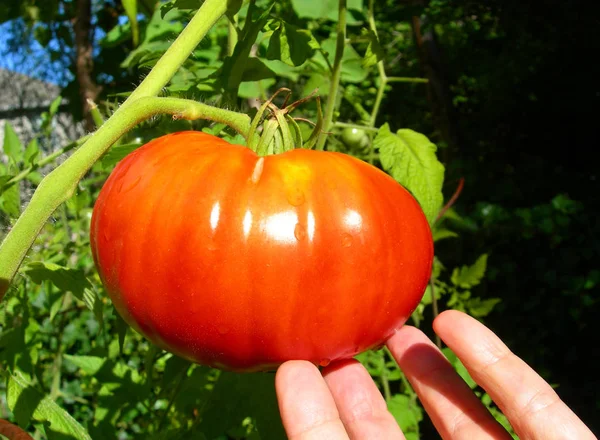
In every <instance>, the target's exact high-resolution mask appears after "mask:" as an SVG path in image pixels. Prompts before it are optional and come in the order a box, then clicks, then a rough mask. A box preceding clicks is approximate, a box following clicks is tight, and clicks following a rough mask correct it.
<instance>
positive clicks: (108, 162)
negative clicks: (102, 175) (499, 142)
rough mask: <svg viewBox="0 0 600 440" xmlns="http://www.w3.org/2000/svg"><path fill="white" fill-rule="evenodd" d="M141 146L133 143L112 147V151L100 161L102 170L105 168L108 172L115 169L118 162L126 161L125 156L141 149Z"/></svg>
mask: <svg viewBox="0 0 600 440" xmlns="http://www.w3.org/2000/svg"><path fill="white" fill-rule="evenodd" d="M139 146H140V144H136V143H131V144H123V145H115V146H114V147H111V149H110V150H108V151H107V152H106V154H104V156H102V159H100V164H101V165H102V168H104V169H105V170H107V171H108V170H110V169H112V167H114V166H115V165H116V164H117V163H118V162H120V161H121V160H122V159H124V158H125V156H127V155H128V154H129V153H131V152H132V151H135V150H136V149H137V148H139Z"/></svg>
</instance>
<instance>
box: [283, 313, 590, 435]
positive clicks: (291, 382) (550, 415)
mask: <svg viewBox="0 0 600 440" xmlns="http://www.w3.org/2000/svg"><path fill="white" fill-rule="evenodd" d="M433 328H434V330H435V332H436V333H437V334H438V335H439V336H440V337H441V338H442V340H443V341H444V342H445V343H446V344H447V345H448V347H450V349H451V350H452V351H453V352H454V353H455V354H456V355H457V356H458V358H459V359H461V361H462V362H463V364H464V365H465V367H466V368H467V370H468V371H469V373H470V374H471V376H472V377H473V379H474V380H475V381H476V382H477V383H478V384H479V385H480V386H481V387H482V388H483V389H485V390H486V391H487V393H488V394H489V395H490V397H491V398H492V399H493V400H494V402H496V404H497V405H498V407H499V408H500V409H501V410H502V412H503V413H504V414H505V415H506V417H507V418H508V420H509V421H510V423H511V424H512V426H513V428H514V430H515V432H516V433H517V434H518V435H519V437H520V438H521V439H540V440H541V439H543V440H555V439H556V440H558V439H569V440H571V439H572V440H575V439H577V440H588V439H589V440H592V439H596V437H595V436H594V434H593V433H592V432H591V431H590V430H589V429H588V428H587V427H586V426H585V425H584V424H583V422H582V421H581V420H580V419H579V418H578V417H577V416H576V415H575V414H574V413H573V412H572V411H571V409H569V407H567V406H566V405H565V404H564V403H563V402H562V401H561V400H560V398H559V397H558V395H557V394H556V392H555V391H554V390H553V389H552V387H551V386H550V385H548V383H546V382H545V381H544V380H543V379H542V378H541V377H540V376H539V375H538V374H537V373H536V372H535V371H533V370H532V369H531V368H530V367H529V366H528V365H527V364H526V363H525V362H524V361H522V360H521V359H519V358H518V357H517V356H515V355H514V354H513V353H511V352H510V350H509V349H508V348H507V347H506V345H504V343H502V341H501V340H500V339H499V338H498V337H497V336H496V335H495V334H494V333H492V332H491V331H490V330H489V329H488V328H486V327H485V326H483V325H482V324H481V323H479V322H478V321H477V320H475V319H473V318H471V317H469V316H468V315H466V314H464V313H461V312H457V311H447V312H444V313H442V314H440V316H438V317H437V319H436V320H435V321H434V323H433ZM387 346H388V348H389V349H390V351H391V353H392V355H393V356H394V358H395V359H396V361H397V362H398V365H399V366H400V368H401V369H402V371H403V372H404V374H405V375H406V377H407V378H408V380H409V381H410V383H411V384H412V386H413V388H414V390H415V391H416V393H417V395H418V396H419V399H420V400H421V403H422V404H423V406H424V408H425V410H426V411H427V413H428V414H429V417H430V418H431V420H432V422H433V424H434V425H435V427H436V428H437V430H438V432H439V433H440V435H441V437H442V438H443V439H477V440H483V439H510V438H511V437H510V435H509V434H508V433H507V432H506V431H505V430H504V428H503V427H502V426H501V425H500V424H499V423H498V422H496V420H495V419H494V418H493V417H492V416H491V414H490V413H489V412H488V410H487V409H486V408H485V407H484V406H483V404H482V403H481V402H480V401H479V399H478V398H477V397H476V396H475V395H474V394H473V392H472V391H471V389H470V388H469V387H468V386H467V385H466V383H465V382H464V381H463V380H462V379H461V377H460V376H459V375H458V374H457V373H456V372H455V370H454V369H453V368H452V365H451V364H450V363H449V362H448V361H447V360H446V358H445V357H444V355H443V354H442V353H441V352H440V350H439V349H438V348H437V347H436V346H435V345H434V344H433V343H432V342H431V341H430V340H429V338H427V336H425V334H423V333H422V332H421V331H420V330H418V329H416V328H414V327H410V326H404V327H402V328H401V329H400V330H399V331H398V332H397V333H396V334H395V335H394V336H392V337H391V338H390V339H389V341H388V342H387ZM275 384H276V389H277V396H278V401H279V408H280V412H281V417H282V420H283V425H284V427H285V430H286V432H287V435H288V437H289V438H290V439H293V440H299V439H302V440H313V439H327V440H338V439H348V438H352V439H368V440H371V439H403V438H404V435H403V434H402V432H401V431H400V428H399V426H398V424H397V423H396V421H395V419H394V418H393V416H392V415H391V414H390V413H389V412H388V410H387V406H386V403H385V401H384V399H383V397H382V395H381V393H380V392H379V390H378V389H377V387H376V386H375V384H374V383H373V380H372V379H371V377H370V376H369V374H368V373H367V371H366V370H365V368H364V367H363V366H362V365H361V364H360V363H358V362H357V361H355V360H347V361H340V362H337V363H332V364H331V365H329V366H328V367H327V368H325V369H323V372H322V375H321V373H320V372H319V370H318V369H317V368H316V367H315V366H314V365H313V364H311V363H309V362H306V361H290V362H286V363H285V364H283V365H282V366H281V367H279V370H278V371H277V375H276V382H275Z"/></svg>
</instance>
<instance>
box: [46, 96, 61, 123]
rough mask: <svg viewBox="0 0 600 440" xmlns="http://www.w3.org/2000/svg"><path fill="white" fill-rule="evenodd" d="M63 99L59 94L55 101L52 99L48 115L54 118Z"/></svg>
mask: <svg viewBox="0 0 600 440" xmlns="http://www.w3.org/2000/svg"><path fill="white" fill-rule="evenodd" d="M62 99H63V98H62V96H57V97H56V98H54V101H52V103H51V104H50V108H49V109H48V115H49V116H50V118H53V117H54V116H55V115H56V113H57V112H58V109H59V107H60V104H61V102H62Z"/></svg>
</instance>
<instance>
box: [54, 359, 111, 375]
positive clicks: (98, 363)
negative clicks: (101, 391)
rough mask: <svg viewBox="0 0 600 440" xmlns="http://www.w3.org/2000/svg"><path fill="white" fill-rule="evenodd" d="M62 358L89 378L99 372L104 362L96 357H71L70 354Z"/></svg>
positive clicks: (104, 360)
mask: <svg viewBox="0 0 600 440" xmlns="http://www.w3.org/2000/svg"><path fill="white" fill-rule="evenodd" d="M64 358H65V360H67V361H69V362H71V363H72V364H73V365H75V366H76V367H78V368H80V369H81V370H82V371H83V372H84V373H85V374H88V375H90V376H93V375H95V374H96V373H97V372H98V371H100V369H101V368H102V366H103V365H104V363H105V362H106V359H105V358H103V357H98V356H71V355H70V354H65V355H64Z"/></svg>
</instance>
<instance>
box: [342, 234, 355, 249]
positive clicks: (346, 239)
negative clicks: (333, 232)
mask: <svg viewBox="0 0 600 440" xmlns="http://www.w3.org/2000/svg"><path fill="white" fill-rule="evenodd" d="M352 240H353V239H352V235H350V234H344V235H342V246H344V247H350V246H352Z"/></svg>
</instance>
